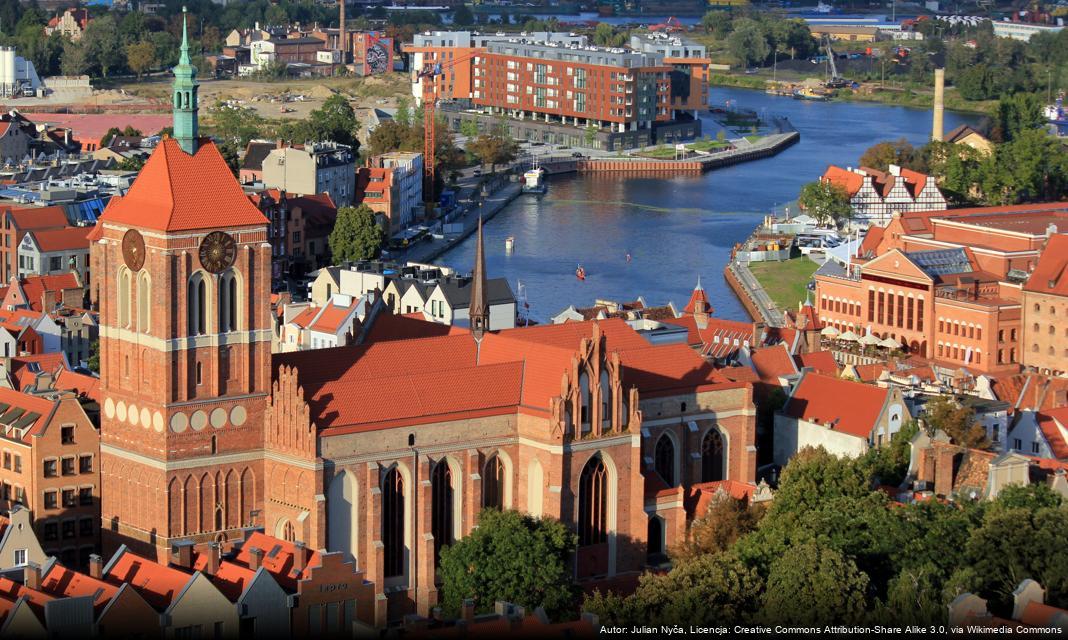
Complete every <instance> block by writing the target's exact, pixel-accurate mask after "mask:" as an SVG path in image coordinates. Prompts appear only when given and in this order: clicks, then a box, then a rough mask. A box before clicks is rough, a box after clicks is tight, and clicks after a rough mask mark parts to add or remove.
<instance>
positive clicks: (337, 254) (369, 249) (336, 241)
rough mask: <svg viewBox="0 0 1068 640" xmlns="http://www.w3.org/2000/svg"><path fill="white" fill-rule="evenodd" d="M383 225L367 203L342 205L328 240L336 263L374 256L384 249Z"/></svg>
mask: <svg viewBox="0 0 1068 640" xmlns="http://www.w3.org/2000/svg"><path fill="white" fill-rule="evenodd" d="M382 239H383V234H382V227H380V226H379V225H378V223H377V222H375V212H374V211H371V208H370V207H368V206H367V205H365V204H361V205H360V206H358V207H341V208H340V209H338V210H337V221H336V222H335V223H334V230H333V231H331V232H330V238H329V240H328V242H329V244H330V253H331V255H332V256H333V260H334V263H335V264H337V263H340V262H348V261H356V260H366V259H368V258H374V257H376V256H377V255H378V253H379V251H381V249H382Z"/></svg>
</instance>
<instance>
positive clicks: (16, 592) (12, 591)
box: [0, 577, 55, 615]
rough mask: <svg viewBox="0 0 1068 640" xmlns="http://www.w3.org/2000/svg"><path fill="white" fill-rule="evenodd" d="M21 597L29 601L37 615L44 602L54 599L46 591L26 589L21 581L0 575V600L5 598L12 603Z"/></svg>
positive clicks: (41, 609)
mask: <svg viewBox="0 0 1068 640" xmlns="http://www.w3.org/2000/svg"><path fill="white" fill-rule="evenodd" d="M21 597H25V598H26V600H27V601H29V603H30V605H31V606H32V607H33V609H34V610H36V611H37V612H38V615H40V613H41V612H42V611H43V609H44V605H45V603H46V602H51V601H52V600H55V598H53V597H52V596H50V595H48V594H47V593H44V592H42V591H38V590H36V589H27V588H26V587H24V586H22V584H21V583H18V582H15V581H14V580H10V579H8V578H4V577H0V601H4V600H7V601H10V602H12V603H14V601H15V600H18V599H19V598H21Z"/></svg>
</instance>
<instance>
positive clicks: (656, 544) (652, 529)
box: [646, 516, 665, 564]
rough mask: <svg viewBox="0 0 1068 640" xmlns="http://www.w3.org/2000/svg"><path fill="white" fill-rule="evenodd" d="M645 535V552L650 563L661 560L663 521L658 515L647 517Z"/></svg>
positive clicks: (662, 551) (662, 558)
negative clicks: (647, 522)
mask: <svg viewBox="0 0 1068 640" xmlns="http://www.w3.org/2000/svg"><path fill="white" fill-rule="evenodd" d="M647 534H648V535H647V536H646V552H647V553H648V560H649V563H650V564H653V563H659V562H662V561H663V560H664V559H665V558H664V521H663V520H661V519H660V518H659V517H658V516H650V517H649V527H648V530H647Z"/></svg>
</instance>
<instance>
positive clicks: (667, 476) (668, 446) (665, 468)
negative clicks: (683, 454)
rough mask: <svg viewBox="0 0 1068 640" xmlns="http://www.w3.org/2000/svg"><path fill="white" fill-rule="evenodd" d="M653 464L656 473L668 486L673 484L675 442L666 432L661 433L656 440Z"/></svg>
mask: <svg viewBox="0 0 1068 640" xmlns="http://www.w3.org/2000/svg"><path fill="white" fill-rule="evenodd" d="M653 459H654V465H655V469H656V473H657V475H659V476H660V478H661V479H662V480H663V481H664V483H665V484H666V485H667V486H669V487H674V486H675V443H674V442H673V441H672V440H671V437H670V436H668V434H666V433H665V434H663V435H661V436H660V439H659V440H657V441H656V450H655V451H654V458H653Z"/></svg>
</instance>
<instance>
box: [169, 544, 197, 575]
mask: <svg viewBox="0 0 1068 640" xmlns="http://www.w3.org/2000/svg"><path fill="white" fill-rule="evenodd" d="M171 564H172V565H174V566H176V567H178V568H180V569H192V568H193V541H192V540H181V541H178V542H175V543H174V544H172V545H171Z"/></svg>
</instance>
